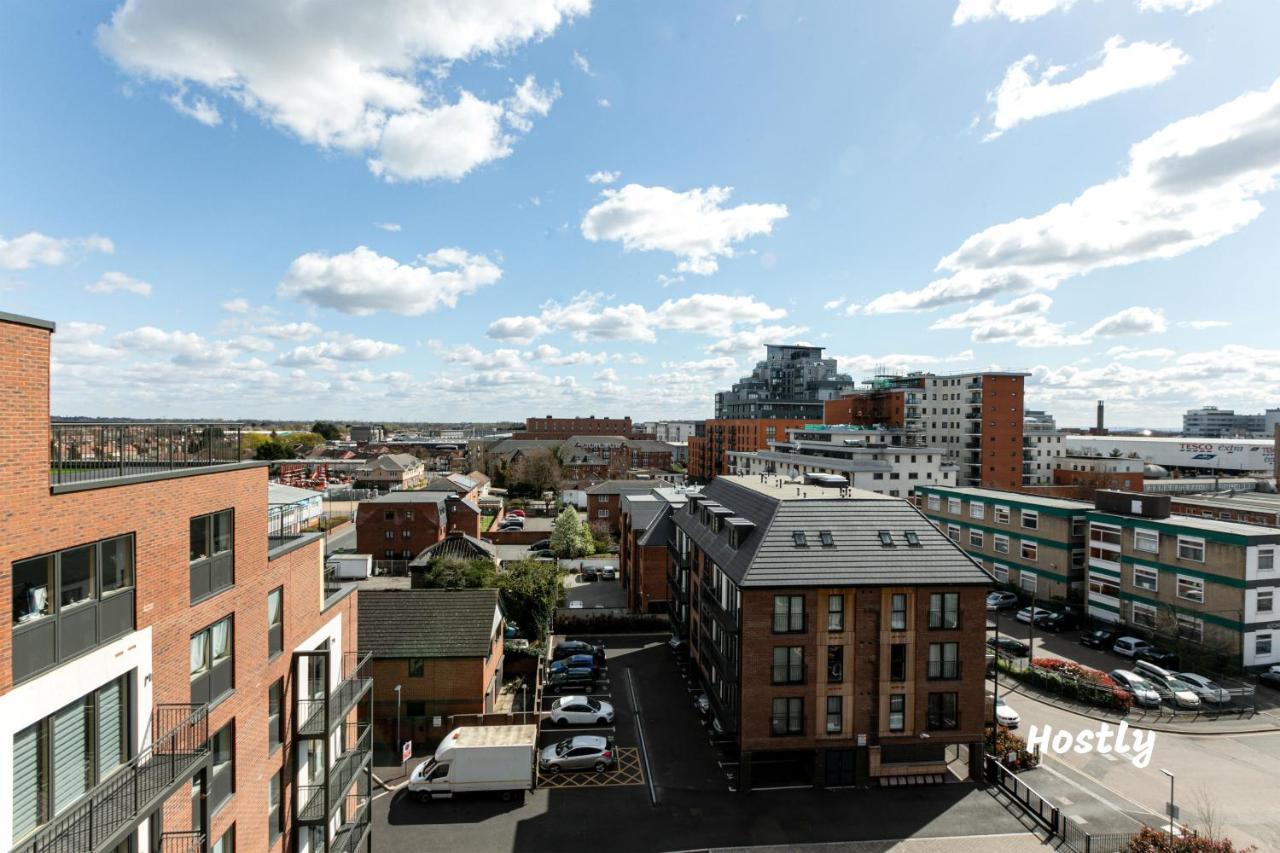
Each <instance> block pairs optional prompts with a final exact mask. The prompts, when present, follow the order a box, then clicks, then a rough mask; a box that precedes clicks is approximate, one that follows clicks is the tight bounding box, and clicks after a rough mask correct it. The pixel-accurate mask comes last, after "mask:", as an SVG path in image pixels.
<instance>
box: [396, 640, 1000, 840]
mask: <svg viewBox="0 0 1280 853" xmlns="http://www.w3.org/2000/svg"><path fill="white" fill-rule="evenodd" d="M583 639H589V638H583ZM604 639H605V642H606V646H607V649H606V673H607V678H606V679H605V680H603V681H602V682H601V683H600V684H599V685H598V689H596V690H593V691H590V693H589V695H591V696H592V697H593V698H596V699H599V700H601V701H608V702H610V703H611V704H612V705H613V707H614V721H613V724H612V725H610V726H604V727H600V726H570V727H567V728H564V729H561V728H559V727H553V726H551V725H549V724H547V723H544V724H543V725H542V726H541V727H540V732H539V746H543V745H547V744H551V743H555V742H556V741H557V740H559V739H562V738H565V737H569V736H570V735H571V734H598V735H603V736H607V737H612V738H613V739H614V744H615V748H616V750H617V752H618V755H619V768H618V769H617V770H616V771H607V772H605V773H600V774H597V773H595V772H594V771H586V772H574V773H567V772H566V773H561V774H558V776H557V777H554V778H551V779H546V778H544V779H542V780H540V781H539V784H538V787H537V788H536V789H535V790H534V791H533V792H531V793H530V794H528V795H527V796H526V797H525V798H524V801H523V802H522V803H519V802H512V803H503V802H501V801H499V800H498V799H497V798H495V797H486V796H483V795H475V796H473V797H470V798H466V799H464V798H458V799H457V800H448V801H439V800H437V801H434V802H431V803H427V804H423V803H419V802H417V801H416V800H415V799H413V798H412V797H409V796H408V795H407V793H406V792H405V791H404V790H403V789H399V790H395V791H393V792H392V793H385V794H380V795H379V796H378V797H377V798H376V799H375V801H374V821H375V825H374V831H373V832H374V836H375V837H376V838H377V841H376V842H375V844H376V845H377V846H378V847H385V848H386V849H392V850H424V849H432V850H434V849H448V850H452V851H455V852H456V853H463V852H464V851H472V850H476V851H495V850H497V851H503V850H521V851H526V850H528V851H534V850H537V851H540V850H553V849H570V848H573V847H579V846H582V845H584V844H586V845H590V846H591V847H593V848H602V849H608V850H610V851H623V853H626V851H653V850H689V849H702V848H708V847H732V846H748V845H797V844H821V843H831V842H842V841H856V840H872V839H884V838H912V837H917V838H941V837H953V836H958V835H966V836H989V835H992V834H995V835H1001V834H1016V835H1022V834H1025V830H1024V827H1023V826H1022V825H1021V824H1020V823H1019V822H1018V820H1017V818H1016V817H1015V816H1013V815H1011V814H1009V813H1008V812H1007V811H1005V810H1004V809H1003V808H1002V807H1001V806H1000V805H999V804H998V803H997V802H996V801H995V800H994V799H992V797H990V796H989V795H988V794H986V793H984V792H982V791H980V790H977V789H975V788H973V787H971V786H969V785H960V784H957V785H938V786H931V787H924V786H922V787H912V788H902V789H872V790H858V791H853V790H830V791H825V790H815V789H812V788H807V787H806V788H804V789H802V790H775V791H755V792H752V793H751V794H741V793H735V792H734V791H733V790H731V787H732V780H733V773H734V769H735V768H734V766H733V765H732V764H731V763H727V762H726V757H725V753H724V752H723V751H721V750H718V749H717V748H716V746H714V745H713V743H712V741H711V737H710V736H709V733H708V729H707V728H706V725H705V723H704V722H703V720H702V719H701V717H700V715H699V714H698V712H697V710H696V709H695V708H694V704H693V700H694V695H695V693H696V692H697V691H696V690H694V689H692V688H691V687H690V685H689V683H688V682H687V680H686V677H685V673H684V672H683V671H682V669H681V665H680V662H679V661H678V659H677V658H676V657H675V656H674V655H673V654H672V652H671V650H670V649H669V648H668V647H667V645H666V643H665V642H664V641H663V640H662V639H659V638H639V637H637V638H625V637H624V638H604ZM549 701H550V700H548V702H547V703H544V704H548V705H549Z"/></svg>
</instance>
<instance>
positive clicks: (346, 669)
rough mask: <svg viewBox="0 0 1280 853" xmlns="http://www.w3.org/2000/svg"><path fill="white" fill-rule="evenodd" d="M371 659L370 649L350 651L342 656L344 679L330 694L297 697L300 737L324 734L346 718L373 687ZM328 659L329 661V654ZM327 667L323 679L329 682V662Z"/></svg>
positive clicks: (321, 735) (326, 657) (322, 735)
mask: <svg viewBox="0 0 1280 853" xmlns="http://www.w3.org/2000/svg"><path fill="white" fill-rule="evenodd" d="M300 654H306V653H305V652H302V653H300ZM371 658H372V654H371V653H370V652H347V653H346V654H344V655H343V656H342V663H343V678H342V681H340V682H338V685H337V686H336V687H334V688H333V690H332V691H331V692H330V693H329V694H328V695H327V696H323V695H322V696H315V697H312V698H309V699H304V698H299V699H298V709H297V719H299V720H302V724H301V725H300V726H298V736H299V737H324V736H325V735H326V734H328V733H329V732H331V731H333V730H334V729H335V728H336V727H337V726H338V725H339V724H340V723H342V721H343V720H345V719H346V717H347V714H350V713H351V710H352V709H353V708H355V706H356V703H357V702H359V701H360V698H361V697H362V696H364V695H365V693H367V692H369V690H370V689H372V687H373V677H372V675H371V670H370V664H369V661H370V659H371ZM325 660H326V661H327V660H328V655H327V654H326V655H325ZM325 670H326V672H325V674H324V676H323V679H324V682H325V683H327V682H328V672H327V670H328V664H327V663H326V665H325ZM326 716H327V718H328V724H327V725H326V723H325V720H326Z"/></svg>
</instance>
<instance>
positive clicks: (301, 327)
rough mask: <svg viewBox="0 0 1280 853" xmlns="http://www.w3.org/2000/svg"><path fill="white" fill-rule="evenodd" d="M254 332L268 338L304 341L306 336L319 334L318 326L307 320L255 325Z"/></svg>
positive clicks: (311, 336) (310, 336)
mask: <svg viewBox="0 0 1280 853" xmlns="http://www.w3.org/2000/svg"><path fill="white" fill-rule="evenodd" d="M254 332H256V333H257V334H260V335H266V336H267V337H269V338H275V339H276V340H278V341H305V340H306V339H307V338H314V337H315V336H316V335H318V334H320V327H319V326H317V325H316V324H314V323H307V322H293V323H276V324H273V325H267V326H257V327H256V328H254Z"/></svg>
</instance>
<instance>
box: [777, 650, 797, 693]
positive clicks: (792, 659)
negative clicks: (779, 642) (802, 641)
mask: <svg viewBox="0 0 1280 853" xmlns="http://www.w3.org/2000/svg"><path fill="white" fill-rule="evenodd" d="M803 681H804V647H803V646H774V649H773V683H774V684H800V683H802V682H803Z"/></svg>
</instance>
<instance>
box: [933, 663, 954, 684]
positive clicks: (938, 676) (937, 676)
mask: <svg viewBox="0 0 1280 853" xmlns="http://www.w3.org/2000/svg"><path fill="white" fill-rule="evenodd" d="M959 677H960V661H958V660H931V661H929V679H930V680H931V681H948V680H951V679H954V678H959Z"/></svg>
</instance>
